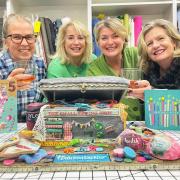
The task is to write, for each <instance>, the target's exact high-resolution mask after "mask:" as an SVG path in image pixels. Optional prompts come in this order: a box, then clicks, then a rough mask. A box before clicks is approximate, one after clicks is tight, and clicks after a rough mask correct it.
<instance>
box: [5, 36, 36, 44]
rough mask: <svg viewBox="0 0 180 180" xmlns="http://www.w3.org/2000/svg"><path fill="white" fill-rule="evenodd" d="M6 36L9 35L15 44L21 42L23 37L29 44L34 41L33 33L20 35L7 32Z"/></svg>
mask: <svg viewBox="0 0 180 180" xmlns="http://www.w3.org/2000/svg"><path fill="white" fill-rule="evenodd" d="M8 37H10V38H11V40H12V42H14V43H16V44H21V43H22V41H23V39H24V38H25V39H26V41H27V42H28V43H29V44H32V43H34V42H35V41H36V36H35V35H34V34H27V35H25V36H22V35H21V34H9V35H7V36H6V38H8Z"/></svg>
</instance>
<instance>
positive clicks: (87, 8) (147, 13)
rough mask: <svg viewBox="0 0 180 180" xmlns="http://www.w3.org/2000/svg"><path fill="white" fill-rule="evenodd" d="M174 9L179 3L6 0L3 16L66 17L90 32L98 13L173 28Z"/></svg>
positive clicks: (175, 0)
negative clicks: (167, 23)
mask: <svg viewBox="0 0 180 180" xmlns="http://www.w3.org/2000/svg"><path fill="white" fill-rule="evenodd" d="M4 2H5V0H4ZM0 7H1V4H0ZM178 7H180V0H151V1H149V0H128V1H127V0H51V1H49V0H33V1H32V0H7V7H6V8H7V13H12V12H18V13H21V14H24V15H27V16H31V15H32V14H33V15H38V16H43V17H49V18H50V19H51V20H55V19H57V18H62V17H65V16H69V17H71V18H72V19H77V20H80V21H81V22H82V23H84V24H85V25H87V26H88V29H89V30H90V31H91V29H92V27H91V20H92V17H93V16H97V15H98V14H99V13H104V14H105V15H106V16H118V15H123V14H125V13H128V14H129V15H130V16H136V15H141V16H142V17H143V24H145V23H146V22H147V21H150V20H152V19H156V18H163V19H167V20H169V21H171V22H173V24H174V25H175V26H176V25H177V8H178Z"/></svg>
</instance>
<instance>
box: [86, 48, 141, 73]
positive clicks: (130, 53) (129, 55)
mask: <svg viewBox="0 0 180 180" xmlns="http://www.w3.org/2000/svg"><path fill="white" fill-rule="evenodd" d="M137 65H138V52H137V49H136V48H134V47H129V48H125V50H124V53H123V68H136V67H137ZM87 74H88V76H100V75H107V76H117V74H116V72H115V71H114V70H113V69H112V68H111V67H110V66H109V65H108V64H107V63H106V60H105V57H104V55H101V56H99V57H98V58H97V59H96V60H95V61H93V62H92V63H91V64H90V65H89V68H88V72H87Z"/></svg>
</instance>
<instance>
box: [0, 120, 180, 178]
mask: <svg viewBox="0 0 180 180" xmlns="http://www.w3.org/2000/svg"><path fill="white" fill-rule="evenodd" d="M24 127H25V124H22V123H20V124H18V130H21V129H23V128H24ZM168 132H169V133H171V134H172V135H173V137H174V138H176V139H177V140H178V141H180V131H176V132H175V131H168ZM12 134H14V133H9V134H0V142H2V141H3V140H4V139H8V138H9V137H10V136H12ZM23 179H24V180H180V169H179V170H165V171H164V170H163V171H157V170H154V171H148V170H145V171H95V170H94V171H67V172H23V173H0V180H23Z"/></svg>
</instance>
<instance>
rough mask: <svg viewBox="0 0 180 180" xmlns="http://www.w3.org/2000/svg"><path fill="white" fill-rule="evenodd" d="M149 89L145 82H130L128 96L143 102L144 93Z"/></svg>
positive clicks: (147, 83) (148, 84)
mask: <svg viewBox="0 0 180 180" xmlns="http://www.w3.org/2000/svg"><path fill="white" fill-rule="evenodd" d="M149 89H152V87H151V85H150V83H149V81H147V80H139V81H130V88H129V89H128V90H129V91H128V95H129V96H134V97H136V98H138V99H141V100H143V101H144V91H145V90H149Z"/></svg>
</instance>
